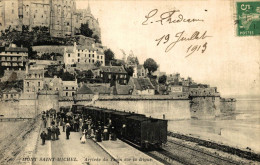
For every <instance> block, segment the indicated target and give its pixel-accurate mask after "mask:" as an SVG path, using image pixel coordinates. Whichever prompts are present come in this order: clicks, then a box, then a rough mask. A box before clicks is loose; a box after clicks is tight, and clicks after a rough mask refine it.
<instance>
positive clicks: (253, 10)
mask: <svg viewBox="0 0 260 165" xmlns="http://www.w3.org/2000/svg"><path fill="white" fill-rule="evenodd" d="M236 8H237V35H238V36H257V35H260V1H254V2H236Z"/></svg>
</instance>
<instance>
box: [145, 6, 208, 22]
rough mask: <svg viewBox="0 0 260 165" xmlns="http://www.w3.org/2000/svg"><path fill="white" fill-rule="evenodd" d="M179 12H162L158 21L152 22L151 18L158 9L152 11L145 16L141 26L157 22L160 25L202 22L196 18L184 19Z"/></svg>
mask: <svg viewBox="0 0 260 165" xmlns="http://www.w3.org/2000/svg"><path fill="white" fill-rule="evenodd" d="M179 12H180V10H171V11H167V12H164V13H162V14H161V15H160V19H158V20H155V21H154V20H152V19H151V18H152V17H155V15H156V14H157V13H158V9H153V10H151V11H150V12H149V13H148V14H147V15H146V16H145V18H146V20H145V21H143V23H142V25H148V24H149V23H154V22H159V23H161V25H164V23H165V22H166V23H169V24H172V23H181V22H186V23H192V22H203V21H204V20H203V19H197V18H184V16H183V15H182V14H180V13H179ZM175 13H176V14H175ZM174 14H175V15H174ZM174 16H175V17H174ZM173 17H174V18H173Z"/></svg>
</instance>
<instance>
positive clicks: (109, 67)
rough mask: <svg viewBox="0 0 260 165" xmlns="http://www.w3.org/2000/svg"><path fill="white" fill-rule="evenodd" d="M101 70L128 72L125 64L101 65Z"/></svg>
mask: <svg viewBox="0 0 260 165" xmlns="http://www.w3.org/2000/svg"><path fill="white" fill-rule="evenodd" d="M100 70H101V71H103V72H113V73H127V72H126V71H125V69H124V68H123V66H101V67H100Z"/></svg>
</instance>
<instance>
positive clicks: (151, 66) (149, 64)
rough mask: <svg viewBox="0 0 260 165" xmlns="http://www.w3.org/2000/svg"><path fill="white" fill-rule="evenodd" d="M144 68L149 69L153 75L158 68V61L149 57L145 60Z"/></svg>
mask: <svg viewBox="0 0 260 165" xmlns="http://www.w3.org/2000/svg"><path fill="white" fill-rule="evenodd" d="M144 68H145V69H146V68H147V69H148V71H149V74H150V75H151V74H152V73H153V72H155V71H156V70H157V68H158V65H157V63H156V62H155V61H154V59H152V58H148V59H147V60H145V62H144Z"/></svg>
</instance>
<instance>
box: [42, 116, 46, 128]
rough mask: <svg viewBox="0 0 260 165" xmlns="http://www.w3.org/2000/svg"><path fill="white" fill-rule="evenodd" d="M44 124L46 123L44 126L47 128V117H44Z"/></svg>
mask: <svg viewBox="0 0 260 165" xmlns="http://www.w3.org/2000/svg"><path fill="white" fill-rule="evenodd" d="M43 124H44V128H46V126H47V119H46V118H44V120H43Z"/></svg>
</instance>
